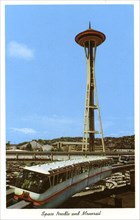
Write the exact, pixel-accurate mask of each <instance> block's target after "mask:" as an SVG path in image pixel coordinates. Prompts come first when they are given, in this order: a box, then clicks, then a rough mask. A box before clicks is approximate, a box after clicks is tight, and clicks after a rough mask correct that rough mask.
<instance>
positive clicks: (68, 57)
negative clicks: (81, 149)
mask: <svg viewBox="0 0 140 220" xmlns="http://www.w3.org/2000/svg"><path fill="white" fill-rule="evenodd" d="M5 15H6V20H5V25H6V26H5V28H6V33H5V36H6V45H5V48H6V140H7V141H11V142H12V143H19V142H22V141H30V140H32V139H52V138H57V137H62V136H82V134H83V127H84V126H83V124H84V122H83V121H84V104H85V92H86V60H85V54H84V49H83V48H82V47H80V46H79V45H78V44H76V42H75V36H76V35H77V34H78V33H79V32H81V31H83V30H85V29H87V28H88V23H89V21H91V24H92V28H93V29H95V30H99V31H101V32H103V33H104V34H105V35H106V41H105V42H104V43H103V44H102V45H100V46H99V47H98V48H97V56H96V66H95V74H96V84H97V90H98V99H99V105H100V111H101V118H102V125H103V132H104V136H113V137H120V136H125V135H132V134H134V8H133V5H19V6H16V5H12V6H11V5H8V6H6V13H5Z"/></svg>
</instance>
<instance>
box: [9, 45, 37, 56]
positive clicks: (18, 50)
mask: <svg viewBox="0 0 140 220" xmlns="http://www.w3.org/2000/svg"><path fill="white" fill-rule="evenodd" d="M7 49H8V51H7V52H8V55H9V56H10V57H15V58H20V59H25V60H31V59H33V58H34V51H33V50H32V49H30V48H29V47H28V46H27V45H25V44H21V43H18V42H16V41H11V42H10V43H9V44H8V48H7Z"/></svg>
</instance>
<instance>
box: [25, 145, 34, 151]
mask: <svg viewBox="0 0 140 220" xmlns="http://www.w3.org/2000/svg"><path fill="white" fill-rule="evenodd" d="M26 150H28V151H33V148H32V145H31V144H30V143H28V144H27V146H26Z"/></svg>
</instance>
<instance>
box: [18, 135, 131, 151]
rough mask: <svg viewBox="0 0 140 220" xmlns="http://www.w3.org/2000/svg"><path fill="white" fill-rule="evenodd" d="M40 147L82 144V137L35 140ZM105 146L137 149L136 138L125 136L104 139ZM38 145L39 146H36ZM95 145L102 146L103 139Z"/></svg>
mask: <svg viewBox="0 0 140 220" xmlns="http://www.w3.org/2000/svg"><path fill="white" fill-rule="evenodd" d="M33 141H35V142H36V143H38V145H41V146H43V145H53V144H54V143H56V142H82V137H60V138H55V139H52V140H42V139H38V140H33ZM104 142H105V146H107V147H109V148H112V149H134V148H135V136H134V135H131V136H123V137H118V138H115V137H105V138H104ZM27 143H29V142H26V143H25V142H24V143H19V144H18V145H17V147H20V146H22V145H25V144H27ZM36 145H37V144H36ZM95 145H96V146H100V145H101V139H100V138H95Z"/></svg>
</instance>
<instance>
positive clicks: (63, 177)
mask: <svg viewBox="0 0 140 220" xmlns="http://www.w3.org/2000/svg"><path fill="white" fill-rule="evenodd" d="M65 180H66V173H65V172H64V173H60V174H59V175H58V183H62V182H64V181H65Z"/></svg>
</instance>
